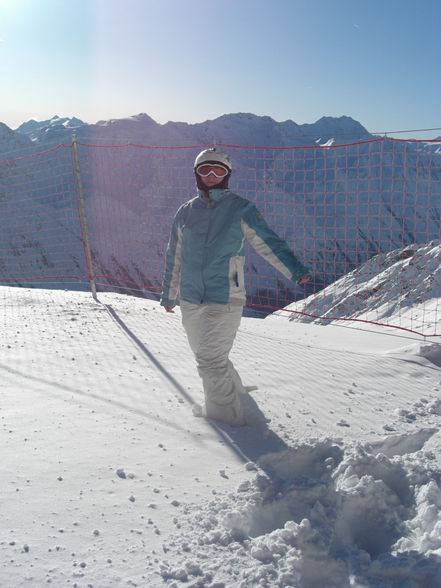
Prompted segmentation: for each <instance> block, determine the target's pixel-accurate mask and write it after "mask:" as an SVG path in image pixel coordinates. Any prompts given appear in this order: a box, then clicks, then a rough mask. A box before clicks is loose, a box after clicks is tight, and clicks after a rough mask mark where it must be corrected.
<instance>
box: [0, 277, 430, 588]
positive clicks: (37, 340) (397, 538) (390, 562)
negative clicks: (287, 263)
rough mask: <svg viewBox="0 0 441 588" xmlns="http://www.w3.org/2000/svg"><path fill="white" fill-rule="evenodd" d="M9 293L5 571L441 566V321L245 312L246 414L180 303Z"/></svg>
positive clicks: (352, 573)
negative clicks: (428, 333) (205, 407)
mask: <svg viewBox="0 0 441 588" xmlns="http://www.w3.org/2000/svg"><path fill="white" fill-rule="evenodd" d="M0 305H1V309H2V310H1V313H0V321H1V323H0V324H1V336H0V447H1V462H0V484H1V486H0V487H1V494H0V530H1V532H0V586H2V587H7V588H9V587H16V586H30V587H39V586H45V585H47V584H52V585H53V586H57V587H60V586H77V587H88V586H93V587H95V588H96V587H99V588H101V587H103V588H107V587H113V586H141V587H155V586H170V587H172V586H174V587H181V586H192V587H196V586H198V587H207V588H209V587H212V588H215V587H216V588H220V587H221V586H224V587H226V588H229V587H235V586H238V587H251V586H267V587H273V586H275V587H279V586H284V587H286V586H292V587H299V588H331V587H332V588H334V587H335V588H344V587H349V586H353V587H359V588H367V587H372V588H373V587H375V588H379V587H394V588H398V587H400V588H416V587H418V588H435V587H439V586H441V489H440V484H441V452H440V449H441V434H440V426H441V392H440V390H441V346H440V345H439V343H438V342H437V341H439V339H438V338H435V339H427V340H424V339H422V338H417V337H416V336H415V337H413V336H410V335H409V334H406V333H403V332H399V331H394V330H392V329H383V330H381V329H380V328H375V329H374V327H372V328H369V329H367V328H366V327H364V329H363V330H361V329H360V328H358V327H357V325H351V324H347V323H345V324H344V325H343V324H341V325H340V326H339V325H338V324H332V325H328V326H321V325H317V324H301V323H296V322H291V321H289V320H288V318H287V317H282V316H279V317H271V318H268V319H265V320H258V319H253V318H244V319H243V322H242V325H241V328H240V331H239V333H238V337H237V341H236V344H235V347H234V349H233V353H232V359H233V361H234V362H235V364H236V366H237V368H238V369H239V371H240V373H241V375H242V377H243V380H244V383H245V384H246V385H249V386H258V390H255V391H253V392H251V393H250V394H249V395H246V396H244V398H243V400H244V404H245V406H246V411H247V415H248V419H249V423H250V424H249V425H248V426H246V427H243V428H239V429H232V428H230V427H228V426H223V425H219V424H218V423H215V422H213V421H208V420H206V419H204V418H197V417H196V416H195V415H194V413H196V414H197V412H198V405H199V404H201V403H202V400H203V398H202V391H201V385H200V382H199V378H198V375H197V373H196V369H195V363H194V360H193V357H192V355H191V352H190V350H189V348H188V345H187V342H186V338H185V335H184V333H183V330H182V327H181V324H180V315H179V310H178V311H177V312H176V313H175V314H173V315H172V314H166V313H165V312H164V311H163V310H162V309H161V308H160V307H159V305H158V304H157V303H155V302H152V301H147V300H141V299H136V298H130V297H125V296H122V295H114V294H102V295H100V303H96V302H94V301H93V300H92V298H91V296H90V295H88V294H86V293H81V292H80V293H78V292H76V293H73V292H64V291H48V290H47V291H45V290H26V289H18V288H16V289H14V288H7V287H3V288H1V289H0Z"/></svg>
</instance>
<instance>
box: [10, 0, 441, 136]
mask: <svg viewBox="0 0 441 588" xmlns="http://www.w3.org/2000/svg"><path fill="white" fill-rule="evenodd" d="M440 30H441V0H419V1H417V0H223V1H218V2H207V0H0V80H1V87H2V89H1V100H0V121H1V122H4V123H6V124H8V125H9V126H11V127H12V128H15V127H16V126H18V125H19V124H20V123H21V122H23V121H25V120H28V119H30V118H36V119H46V118H50V117H51V116H53V115H55V114H57V115H59V116H78V117H79V118H81V119H83V120H84V121H86V122H96V121H97V120H100V119H108V118H121V117H125V116H131V115H133V114H138V113H140V112H146V113H147V114H149V115H150V116H152V117H153V118H154V119H155V120H156V121H158V122H160V123H164V122H167V121H168V120H175V121H176V120H179V121H185V122H201V121H204V120H207V119H211V118H216V117H217V116H220V115H222V114H225V113H230V112H252V113H254V114H258V115H269V116H271V117H272V118H274V119H275V120H278V121H282V120H287V119H291V120H294V121H295V122H297V123H299V124H301V123H312V122H314V121H315V120H317V119H318V118H320V117H321V116H341V115H348V116H352V117H353V118H355V119H357V120H359V121H360V122H361V123H362V124H363V125H364V126H365V127H366V128H368V130H370V131H393V130H405V129H419V128H427V127H441V59H440V55H441V40H440V39H441V36H440ZM439 134H440V133H439V132H437V133H426V134H424V135H423V136H424V138H430V136H431V135H433V136H437V135H439ZM414 135H416V134H415V133H414Z"/></svg>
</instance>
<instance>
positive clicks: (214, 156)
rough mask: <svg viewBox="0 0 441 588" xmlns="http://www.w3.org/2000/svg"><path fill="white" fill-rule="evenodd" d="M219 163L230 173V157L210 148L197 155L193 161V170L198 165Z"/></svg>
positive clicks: (214, 148)
mask: <svg viewBox="0 0 441 588" xmlns="http://www.w3.org/2000/svg"><path fill="white" fill-rule="evenodd" d="M209 162H210V163H221V164H222V165H224V166H225V167H226V168H228V169H229V170H230V172H231V170H232V166H231V160H230V156H229V155H227V153H224V152H223V151H219V149H217V148H216V147H210V148H209V149H204V150H203V151H201V152H200V153H199V155H198V156H197V157H196V159H195V160H194V169H196V168H197V166H198V165H200V164H201V163H209Z"/></svg>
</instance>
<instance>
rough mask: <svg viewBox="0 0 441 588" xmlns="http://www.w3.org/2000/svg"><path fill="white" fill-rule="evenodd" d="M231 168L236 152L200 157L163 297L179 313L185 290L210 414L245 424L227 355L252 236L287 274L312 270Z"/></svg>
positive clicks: (173, 241)
mask: <svg viewBox="0 0 441 588" xmlns="http://www.w3.org/2000/svg"><path fill="white" fill-rule="evenodd" d="M231 170H232V166H231V161H230V158H229V156H228V155H227V154H226V153H223V152H222V151H219V150H218V149H216V148H211V149H205V150H204V151H202V152H201V153H199V155H198V156H197V157H196V160H195V163H194V171H195V175H196V184H197V187H198V195H197V196H196V197H195V198H193V199H192V200H189V201H188V202H186V203H185V204H183V205H182V206H181V207H180V208H179V210H178V212H177V213H176V216H175V219H174V222H173V227H172V230H171V234H170V240H169V243H168V248H167V254H166V268H165V272H164V279H163V286H162V295H161V304H162V306H164V307H165V310H166V311H167V312H173V310H172V309H173V307H174V306H175V305H176V303H177V299H178V297H179V301H180V306H181V313H182V324H183V326H184V328H185V331H186V333H187V337H188V341H189V344H190V347H191V349H192V351H193V353H194V355H195V357H196V361H197V365H198V372H199V375H200V376H201V378H202V382H203V386H204V394H205V407H206V415H207V416H208V417H210V418H214V419H218V420H221V421H224V422H226V423H228V424H230V425H232V426H240V425H244V424H245V417H244V414H243V410H242V407H241V403H240V394H241V393H243V391H244V389H243V385H242V382H241V379H240V376H239V374H238V373H237V371H236V370H235V369H234V367H233V364H232V363H231V361H230V360H229V359H228V356H229V353H230V351H231V348H232V346H233V342H234V338H235V336H236V333H237V330H238V328H239V324H240V320H241V317H242V310H243V305H244V304H245V300H246V294H245V287H244V273H243V268H244V261H245V257H244V252H243V249H244V244H245V240H247V241H248V242H249V243H250V244H251V245H252V246H253V248H254V249H255V250H256V252H257V253H258V254H259V255H261V256H262V257H263V258H265V259H266V260H267V261H268V262H269V263H271V264H272V265H273V266H274V267H275V268H276V269H277V270H278V271H280V272H281V273H282V274H283V275H284V276H285V277H286V278H288V279H290V280H293V281H294V282H297V283H298V284H305V283H306V282H308V281H309V280H310V279H311V276H310V274H309V273H308V271H307V269H306V268H305V267H304V266H303V265H302V264H301V263H300V261H299V260H298V259H297V258H296V257H295V255H294V253H293V252H292V251H291V250H290V249H289V247H288V245H287V244H286V242H285V241H284V240H283V239H281V238H280V237H278V236H277V235H276V234H275V233H274V232H273V231H272V230H271V229H270V228H269V227H268V225H267V224H266V222H265V221H264V219H263V218H262V215H261V214H260V213H259V211H258V210H257V208H256V207H255V205H254V204H253V203H252V202H250V201H249V200H246V199H245V198H241V197H240V196H238V195H237V194H234V193H233V192H231V191H230V190H229V189H228V181H229V179H230V175H231Z"/></svg>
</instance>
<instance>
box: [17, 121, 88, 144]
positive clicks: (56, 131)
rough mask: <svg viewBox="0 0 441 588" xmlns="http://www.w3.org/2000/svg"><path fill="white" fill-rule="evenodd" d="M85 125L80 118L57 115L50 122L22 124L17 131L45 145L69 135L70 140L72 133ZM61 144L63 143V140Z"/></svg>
mask: <svg viewBox="0 0 441 588" xmlns="http://www.w3.org/2000/svg"><path fill="white" fill-rule="evenodd" d="M84 124H85V123H84V122H83V121H82V120H80V119H79V118H75V117H73V118H68V117H63V118H60V117H59V116H58V115H55V116H53V117H52V118H51V119H49V120H43V121H37V120H35V119H31V120H29V121H27V122H24V123H23V124H21V125H20V126H19V127H18V128H17V129H16V131H17V133H20V134H21V135H26V136H27V137H29V138H30V139H31V140H32V141H33V142H35V143H38V144H44V143H52V142H54V141H55V142H58V141H59V140H60V139H65V138H66V137H68V134H69V133H70V138H72V133H73V132H75V131H76V130H77V129H79V128H80V127H82V126H84ZM60 142H61V143H62V142H63V140H61V141H60ZM69 142H70V141H69Z"/></svg>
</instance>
